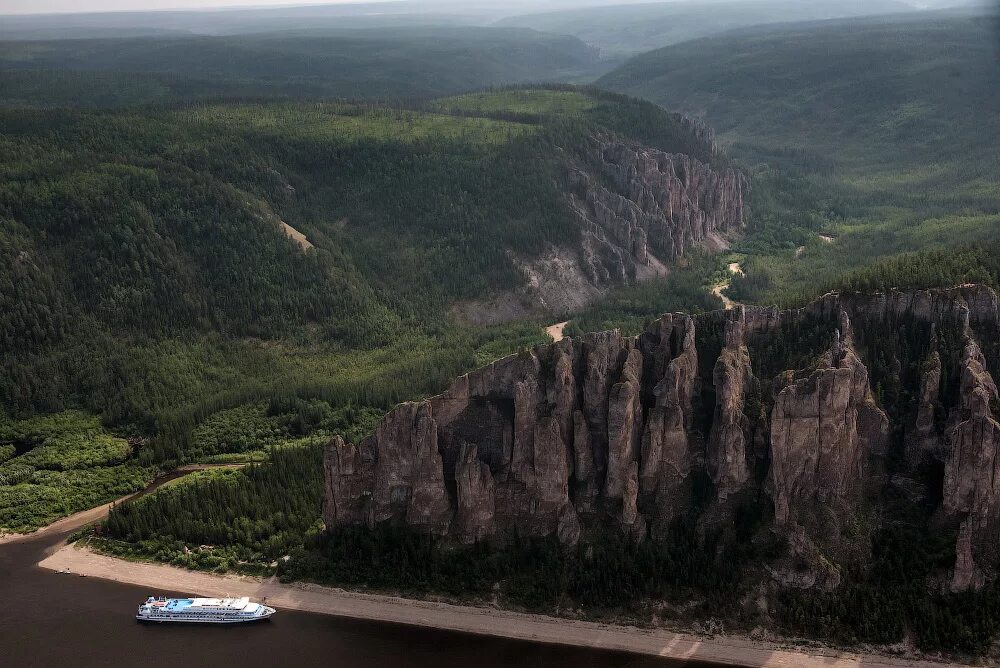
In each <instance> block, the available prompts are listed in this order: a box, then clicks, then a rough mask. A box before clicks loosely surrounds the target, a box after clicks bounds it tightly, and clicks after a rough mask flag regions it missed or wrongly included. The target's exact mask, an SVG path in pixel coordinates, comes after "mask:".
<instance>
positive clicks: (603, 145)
mask: <svg viewBox="0 0 1000 668" xmlns="http://www.w3.org/2000/svg"><path fill="white" fill-rule="evenodd" d="M591 144H592V145H591V147H590V148H589V150H588V151H587V155H586V156H585V159H584V160H581V161H580V163H578V166H577V167H576V168H575V169H574V171H573V173H572V178H571V182H572V187H573V194H572V205H573V211H574V212H575V214H576V216H577V218H578V220H579V221H580V224H581V227H582V228H583V241H582V248H583V258H584V267H585V271H586V273H587V274H588V277H589V279H590V281H591V282H592V283H593V284H594V285H607V284H615V283H629V282H632V281H635V280H641V279H642V278H644V277H645V276H647V275H655V274H657V273H661V271H662V267H664V266H665V265H668V264H670V263H671V262H673V261H674V260H676V259H677V258H680V257H683V256H684V255H685V254H686V253H688V252H689V251H690V250H691V249H692V248H696V247H703V246H712V245H719V244H722V243H723V241H722V238H723V237H724V236H725V235H727V234H730V233H732V232H737V231H740V230H742V229H743V227H744V226H745V224H746V222H747V220H748V218H749V210H748V208H747V207H746V204H745V199H746V197H747V195H748V194H749V182H748V181H747V179H746V177H745V176H744V175H743V174H741V173H740V172H737V171H735V170H733V169H724V170H721V171H714V170H713V169H712V168H711V167H710V166H709V165H706V164H704V163H702V162H699V161H698V160H695V159H693V158H691V157H688V156H686V155H679V154H668V153H664V152H662V151H657V150H655V149H650V148H645V147H640V146H635V145H631V144H627V143H624V142H622V141H619V140H616V139H612V138H610V137H594V138H593V139H592V141H591ZM606 184H607V185H606ZM609 185H610V187H609Z"/></svg>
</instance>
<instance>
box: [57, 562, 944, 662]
mask: <svg viewBox="0 0 1000 668" xmlns="http://www.w3.org/2000/svg"><path fill="white" fill-rule="evenodd" d="M40 565H41V566H42V567H43V568H47V569H50V570H53V571H65V570H66V569H68V570H69V571H70V572H71V573H72V575H62V576H61V577H75V576H78V575H86V576H89V577H98V578H103V579H107V580H114V581H117V582H125V583H129V584H134V585H141V586H145V587H149V589H150V593H156V592H160V591H172V592H188V593H192V594H198V595H203V596H227V595H228V596H250V597H251V598H254V599H257V600H261V599H264V598H266V599H267V602H268V604H270V605H273V606H275V607H276V608H277V609H278V610H279V617H278V618H277V619H278V620H279V621H278V623H280V610H282V609H285V610H302V611H306V612H314V613H321V614H328V615H336V616H341V617H351V618H355V619H366V620H371V621H380V622H389V623H393V624H409V625H415V626H426V627H431V628H436V629H447V630H452V631H461V632H465V633H475V634H481V635H490V636H500V637H504V638H515V639H521V640H530V641H535V642H544V643H551V644H562V645H572V646H576V647H590V648H595V649H608V650H618V651H626V652H635V653H640V654H648V655H653V656H662V657H670V658H674V659H693V660H698V661H709V662H715V663H721V664H726V665H733V666H754V667H756V666H760V667H765V666H766V667H775V668H776V667H780V666H787V667H789V668H792V667H795V668H861V667H871V668H877V667H885V668H893V667H902V666H928V667H930V666H937V667H940V666H943V665H946V664H942V663H936V662H929V661H916V660H912V659H903V658H894V657H887V656H879V655H867V654H854V653H845V652H838V651H835V650H824V649H821V648H813V647H810V648H808V649H799V648H793V647H783V646H780V645H777V644H771V643H765V642H757V641H753V640H750V639H748V638H743V637H736V636H713V637H707V636H706V637H701V636H696V635H689V634H684V633H674V632H670V631H666V630H650V629H639V628H634V627H625V626H612V625H607V624H599V623H594V622H581V621H573V620H565V619H558V618H554V617H547V616H544V615H532V614H525V613H518V612H510V611H505V610H497V609H491V608H478V607H471V606H464V605H454V604H449V603H438V602H432V601H417V600H412V599H404V598H397V597H393V596H383V595H375V594H361V593H354V592H347V591H343V590H340V589H333V588H328V587H320V586H318V585H310V584H282V583H280V582H278V581H277V580H276V579H269V580H260V579H256V578H250V577H242V576H233V575H214V574H211V573H202V572H197V571H189V570H185V569H180V568H175V567H173V566H167V565H162V564H153V563H137V562H131V561H124V560H121V559H116V558H114V557H109V556H105V555H102V554H97V553H95V552H93V551H91V550H90V549H88V548H86V547H81V546H77V545H65V546H63V547H61V548H60V549H58V550H57V551H55V552H54V553H53V554H51V555H49V556H48V557H46V558H45V559H44V560H43V561H42V562H41V564H40ZM953 665H954V664H953Z"/></svg>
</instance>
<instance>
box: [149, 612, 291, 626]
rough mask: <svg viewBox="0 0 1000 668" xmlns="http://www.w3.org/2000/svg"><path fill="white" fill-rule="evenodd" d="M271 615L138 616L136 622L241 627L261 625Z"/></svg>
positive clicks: (268, 619)
mask: <svg viewBox="0 0 1000 668" xmlns="http://www.w3.org/2000/svg"><path fill="white" fill-rule="evenodd" d="M272 614H273V613H272ZM270 619H271V615H266V616H261V617H254V618H253V619H170V618H155V619H153V618H150V617H140V616H139V615H136V617H135V621H137V622H139V623H140V624H198V625H199V626H200V625H203V624H220V625H230V626H231V625H234V624H236V625H239V624H260V623H261V622H267V621H270Z"/></svg>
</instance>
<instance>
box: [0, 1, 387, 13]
mask: <svg viewBox="0 0 1000 668" xmlns="http://www.w3.org/2000/svg"><path fill="white" fill-rule="evenodd" d="M359 1H364V2H378V1H379V0H0V14H43V13H49V12H108V11H112V12H113V11H123V10H145V9H210V8H213V7H246V6H272V5H273V6H278V5H334V4H338V5H339V4H346V3H352V2H353V3H357V2H359Z"/></svg>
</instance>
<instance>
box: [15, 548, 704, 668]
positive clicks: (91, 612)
mask: <svg viewBox="0 0 1000 668" xmlns="http://www.w3.org/2000/svg"><path fill="white" fill-rule="evenodd" d="M69 532H70V530H68V529H67V530H66V531H63V532H61V533H54V532H53V533H48V534H45V535H41V536H36V537H33V538H30V539H27V540H24V541H22V542H17V543H8V544H6V545H0V666H2V667H3V668H7V667H8V666H10V667H22V666H25V667H26V666H60V667H64V668H70V667H77V666H79V667H82V668H89V667H91V666H137V665H143V666H170V667H171V668H187V667H188V666H224V667H226V668H251V667H255V666H332V667H337V668H340V667H342V666H343V667H353V666H358V667H361V666H364V667H365V668H382V667H391V666H435V667H436V668H440V667H441V666H473V667H475V668H486V667H487V666H539V667H543V666H544V667H545V668H561V667H563V666H565V667H567V668H569V667H572V668H585V667H586V668H589V667H595V668H596V667H602V668H603V667H605V666H630V667H636V668H638V667H640V666H657V667H658V668H663V667H664V666H699V667H708V666H712V665H713V664H707V663H702V662H688V661H676V660H664V659H657V658H655V657H643V656H634V655H629V654H623V653H617V652H603V651H599V650H590V649H574V648H569V647H561V646H554V645H543V644H538V643H531V642H525V641H518V640H504V639H498V638H487V637H481V636H476V635H471V634H465V633H456V632H452V631H436V630H430V629H425V628H418V627H411V626H403V625H394V624H385V623H381V622H368V621H357V620H349V619H341V618H337V617H331V616H328V615H317V614H311V613H303V612H292V611H285V610H282V611H279V614H278V615H276V616H275V618H274V619H272V620H271V621H269V622H266V623H263V624H258V625H251V626H225V627H222V626H173V625H144V624H139V623H137V622H136V621H135V618H134V615H135V609H136V607H137V606H138V604H139V603H140V602H141V601H142V600H143V599H144V598H145V597H146V596H147V595H149V594H160V593H186V594H190V593H196V592H158V591H150V590H149V589H147V588H143V587H136V586H133V585H126V584H120V583H117V582H109V581H105V580H99V579H96V578H86V577H81V576H78V575H75V574H74V575H64V574H60V573H54V572H52V571H48V570H45V569H42V568H39V567H38V566H37V564H38V562H39V561H40V560H41V559H42V558H43V557H44V556H45V554H46V552H50V551H53V550H55V549H57V548H58V547H59V546H60V545H62V544H63V542H64V541H65V539H66V536H67V534H68V533H69Z"/></svg>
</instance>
